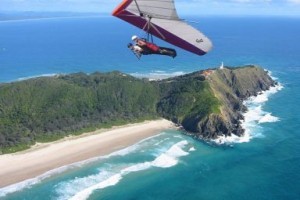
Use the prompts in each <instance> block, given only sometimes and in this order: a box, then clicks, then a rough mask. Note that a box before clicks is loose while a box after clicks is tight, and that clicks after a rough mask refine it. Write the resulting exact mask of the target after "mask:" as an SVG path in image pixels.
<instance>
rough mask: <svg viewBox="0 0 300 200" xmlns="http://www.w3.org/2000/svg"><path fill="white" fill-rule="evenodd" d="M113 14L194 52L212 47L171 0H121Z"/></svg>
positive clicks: (203, 52) (204, 50)
mask: <svg viewBox="0 0 300 200" xmlns="http://www.w3.org/2000/svg"><path fill="white" fill-rule="evenodd" d="M112 15H113V16H115V17H118V18H120V19H122V20H124V21H126V22H128V23H130V24H132V25H134V26H136V27H138V28H140V29H142V30H144V31H145V32H147V33H148V34H150V35H151V36H152V35H154V36H156V37H158V38H160V39H162V40H165V41H166V42H168V43H170V44H173V45H175V46H177V47H180V48H182V49H184V50H186V51H189V52H192V53H194V54H197V55H204V54H206V53H207V52H209V51H210V50H211V49H212V42H211V41H210V40H209V39H208V38H207V37H206V36H205V35H204V34H203V33H201V32H200V31H198V30H197V29H195V28H194V27H192V26H190V25H188V24H187V23H186V22H184V21H183V20H181V19H180V18H179V16H178V15H177V12H176V8H175V3H174V0H123V2H122V3H121V4H119V6H118V7H116V8H115V10H114V11H113V13H112Z"/></svg>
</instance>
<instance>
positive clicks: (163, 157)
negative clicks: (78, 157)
mask: <svg viewBox="0 0 300 200" xmlns="http://www.w3.org/2000/svg"><path fill="white" fill-rule="evenodd" d="M187 144H188V142H187V141H186V140H183V141H180V142H178V143H176V144H174V145H173V146H171V147H170V148H169V149H168V150H166V151H165V152H163V153H161V154H160V155H158V156H157V157H156V158H155V159H154V160H153V161H149V162H143V163H136V164H132V165H130V166H129V167H124V168H122V169H121V170H118V171H119V172H118V173H114V171H117V170H114V169H113V167H112V168H109V169H104V172H100V173H99V174H96V175H91V176H88V177H83V178H77V179H74V180H72V181H69V182H68V183H62V184H61V185H59V186H58V188H57V193H58V194H59V195H60V197H59V198H58V199H61V200H63V199H70V200H83V199H87V198H88V197H89V196H90V195H91V194H92V193H93V191H95V190H99V189H103V188H106V187H110V186H113V185H116V184H117V183H119V181H120V180H121V179H122V178H124V176H126V175H127V174H130V173H133V172H139V171H144V170H147V169H149V168H152V167H157V168H170V167H173V166H175V165H177V164H178V162H179V158H180V157H182V156H186V155H188V154H189V153H188V152H186V151H184V150H183V148H184V147H185V146H186V145H187ZM66 191H67V192H66ZM78 191H79V192H78Z"/></svg>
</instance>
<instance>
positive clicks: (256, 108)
mask: <svg viewBox="0 0 300 200" xmlns="http://www.w3.org/2000/svg"><path fill="white" fill-rule="evenodd" d="M272 78H273V77H272ZM274 79H275V78H274ZM282 89H283V86H282V85H281V84H278V85H276V86H274V87H271V88H270V89H269V90H267V91H263V92H261V93H260V94H258V95H257V96H252V97H250V98H249V99H248V100H246V101H244V105H245V106H246V107H247V108H248V111H247V112H245V113H244V120H243V121H241V122H242V124H241V126H242V128H243V129H244V130H245V133H244V135H243V136H242V137H239V136H237V135H234V134H232V135H231V136H229V137H226V136H221V137H219V138H217V139H215V140H213V142H215V143H217V144H231V143H244V142H249V141H250V140H251V139H252V138H258V137H263V135H262V130H261V129H262V127H261V126H260V124H262V123H272V122H277V121H279V120H280V119H279V118H278V117H276V116H273V115H272V113H269V112H266V111H264V110H263V109H262V107H263V105H264V103H265V102H267V101H268V100H269V97H270V96H271V95H273V94H275V93H277V92H278V91H280V90H282Z"/></svg>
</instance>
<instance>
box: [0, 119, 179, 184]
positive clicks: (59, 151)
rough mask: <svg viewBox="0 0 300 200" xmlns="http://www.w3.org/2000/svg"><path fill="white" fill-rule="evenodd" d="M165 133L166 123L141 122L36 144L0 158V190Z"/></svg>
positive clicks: (162, 120)
mask: <svg viewBox="0 0 300 200" xmlns="http://www.w3.org/2000/svg"><path fill="white" fill-rule="evenodd" d="M168 129H176V127H175V125H174V124H173V123H172V122H170V121H168V120H165V119H161V120H153V121H145V122H142V123H136V124H128V125H124V126H118V127H113V128H111V129H99V130H96V131H94V132H90V133H84V134H83V135H80V136H70V137H66V138H64V139H61V140H59V141H55V142H51V143H43V144H40V143H39V144H37V145H34V146H33V147H32V148H30V149H28V150H25V151H21V152H17V153H13V154H5V155H0V169H1V170H0V180H1V181H0V188H2V187H6V186H9V185H12V184H15V183H19V182H22V181H24V180H27V179H30V178H34V177H37V176H39V175H42V174H44V173H46V172H48V171H50V170H53V169H56V168H59V167H62V166H66V165H70V164H72V163H76V162H80V161H84V160H87V159H91V158H94V157H98V156H104V155H107V154H110V153H112V152H115V151H117V150H120V149H123V148H125V147H128V146H131V145H133V144H135V143H137V142H139V141H140V140H142V139H145V138H148V137H151V136H154V135H157V134H159V132H161V131H163V130H168Z"/></svg>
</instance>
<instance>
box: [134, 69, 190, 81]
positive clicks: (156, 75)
mask: <svg viewBox="0 0 300 200" xmlns="http://www.w3.org/2000/svg"><path fill="white" fill-rule="evenodd" d="M183 74H186V72H183V71H177V72H166V71H160V70H157V71H152V72H149V73H132V74H131V75H132V76H135V77H138V78H149V79H150V80H160V79H165V78H170V77H174V76H180V75H183Z"/></svg>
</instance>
